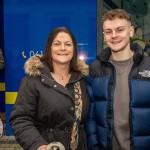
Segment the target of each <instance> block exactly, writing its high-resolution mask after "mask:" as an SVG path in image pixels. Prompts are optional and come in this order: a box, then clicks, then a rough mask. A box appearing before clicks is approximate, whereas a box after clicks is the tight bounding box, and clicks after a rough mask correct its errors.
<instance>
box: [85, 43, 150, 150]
mask: <svg viewBox="0 0 150 150" xmlns="http://www.w3.org/2000/svg"><path fill="white" fill-rule="evenodd" d="M131 49H132V50H133V51H134V56H133V62H134V63H133V66H132V68H131V71H130V73H129V77H128V82H129V93H130V103H129V110H130V114H129V118H130V120H129V122H130V131H131V132H130V139H131V149H133V150H149V149H150V57H147V56H145V55H144V54H143V51H142V49H141V48H140V47H139V46H138V45H137V44H133V45H131ZM110 55H111V51H110V49H109V48H106V49H105V50H103V51H102V52H101V53H100V55H98V56H97V60H96V61H95V62H93V63H92V64H91V66H90V76H91V78H90V79H89V80H87V81H88V85H87V87H88V92H89V95H90V99H91V108H90V115H89V118H88V120H87V123H86V128H87V141H88V149H89V150H112V138H113V128H114V125H113V121H114V116H113V115H114V114H113V112H114V111H113V98H114V89H115V86H116V84H115V82H116V71H115V68H114V66H113V65H112V64H111V63H110V62H109V57H110Z"/></svg>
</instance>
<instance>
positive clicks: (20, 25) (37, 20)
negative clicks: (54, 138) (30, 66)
mask: <svg viewBox="0 0 150 150" xmlns="http://www.w3.org/2000/svg"><path fill="white" fill-rule="evenodd" d="M3 6H4V7H3V8H4V50H5V64H6V68H5V83H6V92H17V91H18V88H19V84H20V82H21V79H22V77H23V76H24V75H25V74H24V70H23V66H24V63H25V61H26V60H27V59H28V58H30V57H31V56H33V55H34V54H36V53H38V54H42V53H43V51H44V49H45V45H46V41H47V38H48V35H49V33H50V31H51V30H52V29H54V28H55V27H57V26H66V27H68V28H69V29H70V30H71V31H72V32H73V34H74V35H75V37H76V39H77V42H78V54H85V55H86V58H87V59H86V62H87V63H88V64H90V63H91V62H92V61H93V60H94V59H95V56H96V38H97V37H96V35H97V34H96V16H97V14H96V0H82V1H81V0H75V1H74V0H63V1H62V0H54V1H52V0H4V5H3ZM23 54H24V55H25V56H26V58H24V57H23ZM12 107H13V105H11V104H6V116H7V118H6V123H7V124H6V134H7V135H11V134H12V132H11V128H10V126H9V123H8V119H9V115H10V113H11V110H12Z"/></svg>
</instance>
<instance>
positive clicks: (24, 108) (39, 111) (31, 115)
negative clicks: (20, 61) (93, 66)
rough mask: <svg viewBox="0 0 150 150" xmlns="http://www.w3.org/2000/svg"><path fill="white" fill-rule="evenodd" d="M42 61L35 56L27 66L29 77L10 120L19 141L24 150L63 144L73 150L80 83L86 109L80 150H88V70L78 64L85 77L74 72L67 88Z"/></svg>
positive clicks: (83, 117) (25, 80)
mask: <svg viewBox="0 0 150 150" xmlns="http://www.w3.org/2000/svg"><path fill="white" fill-rule="evenodd" d="M40 57H41V56H39V55H38V56H37V55H36V56H33V57H31V58H30V59H29V60H27V62H26V63H25V72H26V74H27V76H26V77H24V78H23V80H22V82H21V85H20V88H19V91H18V95H17V99H16V103H15V105H14V107H13V110H12V113H11V116H10V124H11V127H12V130H13V133H14V135H15V137H16V140H17V141H18V143H19V144H20V145H21V146H22V147H23V149H24V150H37V148H38V147H39V146H41V145H45V144H46V145H47V144H49V143H51V142H53V141H57V142H61V143H62V144H63V145H64V146H65V149H66V150H69V149H70V148H69V147H70V145H69V144H70V140H71V131H72V125H73V122H74V113H75V103H74V99H75V97H74V83H76V82H77V81H79V82H80V86H81V91H82V102H83V107H82V116H81V117H82V119H81V122H80V127H79V146H78V150H86V149H87V148H86V136H85V131H84V122H85V120H86V118H87V116H88V112H89V98H88V96H87V93H86V88H85V83H84V75H83V73H84V74H86V73H87V71H88V66H87V65H85V64H83V63H82V62H81V61H79V60H78V68H79V70H80V71H81V72H82V73H77V72H72V74H71V78H70V80H69V83H68V84H67V85H66V87H63V86H62V85H60V84H58V83H57V82H56V81H55V80H54V79H53V77H52V76H51V74H50V71H49V68H48V67H47V66H46V65H45V64H44V63H43V62H42V61H41V60H40Z"/></svg>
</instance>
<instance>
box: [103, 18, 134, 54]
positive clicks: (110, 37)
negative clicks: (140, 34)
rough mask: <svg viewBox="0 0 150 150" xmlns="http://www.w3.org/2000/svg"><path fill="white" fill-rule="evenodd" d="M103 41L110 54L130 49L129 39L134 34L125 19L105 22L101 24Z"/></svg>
mask: <svg viewBox="0 0 150 150" xmlns="http://www.w3.org/2000/svg"><path fill="white" fill-rule="evenodd" d="M103 30H104V39H105V42H106V44H107V45H108V47H109V48H110V49H111V50H112V52H119V51H122V50H125V49H130V37H132V36H133V34H134V28H133V26H131V23H130V22H128V21H127V20H125V19H119V18H117V19H114V20H106V21H105V22H104V23H103Z"/></svg>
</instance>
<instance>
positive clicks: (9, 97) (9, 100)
mask: <svg viewBox="0 0 150 150" xmlns="http://www.w3.org/2000/svg"><path fill="white" fill-rule="evenodd" d="M17 94H18V92H5V99H6V104H14V103H15V101H16V97H17Z"/></svg>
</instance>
